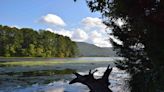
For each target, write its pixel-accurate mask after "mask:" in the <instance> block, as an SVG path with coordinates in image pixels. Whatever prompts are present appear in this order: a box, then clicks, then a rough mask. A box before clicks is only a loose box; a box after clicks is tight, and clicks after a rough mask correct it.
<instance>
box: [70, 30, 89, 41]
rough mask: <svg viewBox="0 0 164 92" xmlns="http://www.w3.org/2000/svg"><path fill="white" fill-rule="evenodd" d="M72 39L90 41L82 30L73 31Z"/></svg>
mask: <svg viewBox="0 0 164 92" xmlns="http://www.w3.org/2000/svg"><path fill="white" fill-rule="evenodd" d="M72 39H73V40H74V41H85V40H87V39H88V34H87V33H86V32H85V31H84V30H82V29H76V30H74V31H73V34H72Z"/></svg>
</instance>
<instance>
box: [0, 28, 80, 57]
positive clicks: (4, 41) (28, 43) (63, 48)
mask: <svg viewBox="0 0 164 92" xmlns="http://www.w3.org/2000/svg"><path fill="white" fill-rule="evenodd" d="M77 52H78V50H77V46H76V43H75V42H73V41H71V39H70V38H69V37H66V36H62V35H58V34H54V33H52V32H50V31H46V30H39V31H36V30H33V29H30V28H21V29H18V28H15V27H9V26H2V25H0V56H3V57H74V56H76V55H77Z"/></svg>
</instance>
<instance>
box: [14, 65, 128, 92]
mask: <svg viewBox="0 0 164 92" xmlns="http://www.w3.org/2000/svg"><path fill="white" fill-rule="evenodd" d="M96 69H97V70H98V72H96V73H95V74H94V76H95V77H101V76H102V75H103V72H104V71H105V70H106V67H99V68H96ZM79 73H81V74H87V73H88V71H86V72H79ZM71 77H75V76H73V75H72V76H71ZM128 78H129V75H128V74H127V73H125V71H121V70H119V69H117V68H116V67H114V68H113V70H112V72H111V75H110V77H109V80H110V81H109V82H110V83H111V85H110V86H109V88H110V89H111V90H112V91H113V92H129V89H128V88H127V86H126V80H128ZM68 83H69V80H60V81H54V82H52V83H49V84H47V85H38V84H34V85H32V86H30V87H24V88H22V87H20V88H19V87H18V88H17V89H14V90H13V92H88V91H89V89H88V88H87V87H86V86H85V85H82V84H79V83H76V84H73V85H69V84H68Z"/></svg>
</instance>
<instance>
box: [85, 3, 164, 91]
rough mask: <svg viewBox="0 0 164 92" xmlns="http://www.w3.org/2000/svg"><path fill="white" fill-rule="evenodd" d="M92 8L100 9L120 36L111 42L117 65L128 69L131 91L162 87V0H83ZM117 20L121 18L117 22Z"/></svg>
mask: <svg viewBox="0 0 164 92" xmlns="http://www.w3.org/2000/svg"><path fill="white" fill-rule="evenodd" d="M86 1H87V4H88V6H89V8H90V9H91V11H92V12H96V11H99V12H100V13H101V14H102V16H103V19H104V23H105V24H106V25H107V26H108V27H110V28H112V31H113V33H112V34H111V35H113V36H114V37H115V38H116V39H118V40H120V41H121V42H122V44H118V43H117V42H115V41H114V40H113V39H111V42H112V43H113V45H114V49H115V50H116V51H117V53H118V55H119V56H121V57H124V58H125V60H123V61H117V62H116V65H117V67H119V68H120V69H124V70H127V71H128V72H129V73H130V74H131V76H132V78H131V80H130V82H129V83H130V85H131V91H132V92H161V91H164V86H163V85H164V72H163V70H164V62H163V60H164V57H163V55H164V40H162V39H164V36H163V35H164V31H163V29H164V1H163V0H86ZM118 20H122V21H123V22H124V24H123V25H119V24H118Z"/></svg>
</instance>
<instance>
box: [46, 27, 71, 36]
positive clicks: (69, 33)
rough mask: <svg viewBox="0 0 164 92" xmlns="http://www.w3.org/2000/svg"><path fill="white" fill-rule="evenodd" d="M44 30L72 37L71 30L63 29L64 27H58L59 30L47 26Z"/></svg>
mask: <svg viewBox="0 0 164 92" xmlns="http://www.w3.org/2000/svg"><path fill="white" fill-rule="evenodd" d="M46 30H48V31H50V32H53V33H56V34H59V35H63V36H68V37H70V38H71V37H72V32H71V31H69V30H65V29H60V30H53V29H51V28H47V29H46Z"/></svg>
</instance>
